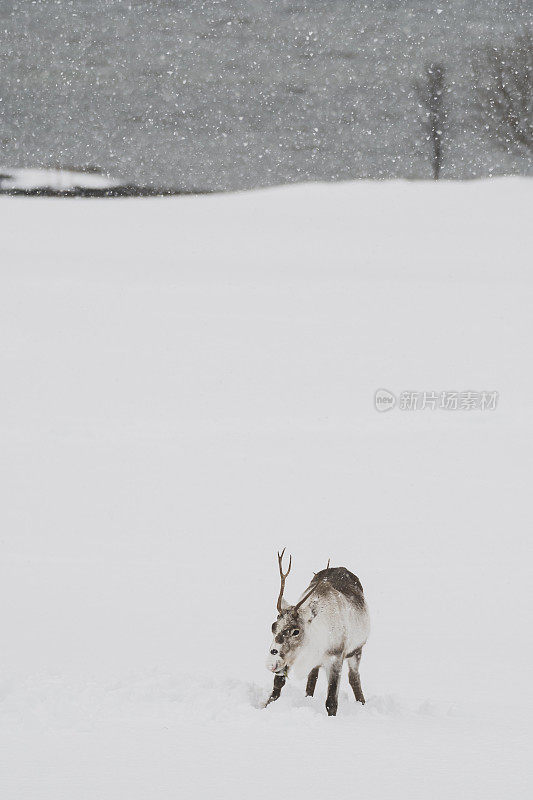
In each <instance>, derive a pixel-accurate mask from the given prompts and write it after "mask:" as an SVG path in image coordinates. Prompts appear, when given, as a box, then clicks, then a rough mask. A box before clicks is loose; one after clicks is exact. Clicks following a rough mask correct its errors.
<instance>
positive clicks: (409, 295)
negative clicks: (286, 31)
mask: <svg viewBox="0 0 533 800" xmlns="http://www.w3.org/2000/svg"><path fill="white" fill-rule="evenodd" d="M532 191H533V185H532V184H531V183H530V182H528V181H527V180H520V179H502V180H494V181H491V182H480V183H467V184H457V183H456V184H447V183H441V184H440V185H435V184H431V183H425V184H417V183H383V184H376V183H356V184H343V185H342V184H338V185H303V186H297V187H291V188H279V189H272V190H268V191H263V192H257V193H250V194H240V195H239V194H236V195H225V196H204V197H182V198H174V199H150V200H136V201H135V200H113V201H95V200H73V201H62V200H41V199H26V198H20V199H14V198H1V199H0V208H1V213H2V220H3V229H4V235H3V241H2V261H1V269H0V304H1V313H0V321H1V322H0V324H1V339H0V341H1V343H2V344H1V350H0V359H1V374H2V387H3V388H2V392H1V393H0V409H1V416H0V437H1V440H0V447H1V453H2V458H1V467H2V478H1V485H2V488H3V500H2V503H1V505H0V513H1V524H0V554H1V560H0V604H1V609H2V612H1V640H2V644H3V647H2V662H1V667H0V753H1V754H2V758H1V760H0V795H1V797H2V798H5V799H6V800H35V799H36V798H39V800H40V799H41V798H42V799H43V800H96V798H98V800H123V799H124V798H127V799H128V800H145V799H147V798H150V800H167V798H176V797H178V796H181V797H191V798H204V797H206V798H207V797H209V798H210V797H213V798H223V799H224V800H225V799H226V798H228V799H229V798H261V799H262V798H265V800H266V799H267V798H268V799H269V800H271V798H274V797H275V798H281V797H289V798H324V797H329V796H333V797H338V798H341V799H343V798H353V797H360V798H366V800H373V799H374V798H376V799H378V798H379V800H390V799H391V798H402V799H403V798H409V800H418V798H420V800H422V798H423V799H424V800H426V798H432V799H434V798H436V799H437V800H440V799H441V798H442V799H443V800H444V798H446V800H449V798H451V797H453V798H465V800H467V799H468V800H472V799H473V798H474V799H475V800H478V798H479V800H481V798H483V799H484V800H487V799H489V798H490V799H491V800H492V799H493V800H501V798H504V797H505V798H512V799H513V800H517V798H525V797H529V796H531V790H532V780H531V767H530V759H529V755H530V749H531V743H532V729H531V715H532V711H533V708H532V706H533V696H532V691H531V677H530V673H531V663H532V660H533V647H532V637H531V615H532V611H533V609H532V600H531V551H532V545H531V529H532V525H531V511H530V507H531V499H530V498H531V488H530V484H531V474H532V469H533V458H532V447H531V439H532V433H533V423H532V411H533V378H532V375H531V342H532V337H533V315H532V313H531V309H532V307H533V264H532V257H531V254H532V251H533V229H532V227H531V225H530V222H531V220H530V217H531V200H532ZM378 388H386V389H388V390H390V391H392V392H394V393H395V394H396V396H397V397H399V395H400V393H401V392H402V391H408V390H410V391H419V392H423V391H452V390H459V391H472V392H474V391H483V390H487V391H498V392H499V393H500V394H499V401H498V405H497V408H496V409H493V410H490V409H489V410H485V411H481V410H473V411H466V410H462V411H460V410H457V411H440V410H438V409H435V410H430V409H426V410H424V411H422V410H414V411H403V410H400V409H399V408H398V407H396V408H395V409H393V410H391V411H389V412H387V413H381V414H380V413H377V412H376V411H375V409H374V407H373V398H374V392H375V391H376V389H378ZM284 545H286V546H287V548H288V550H289V551H290V552H292V553H293V561H294V566H293V570H292V573H291V575H290V577H289V578H288V581H287V590H286V594H287V597H288V599H289V600H291V599H294V598H296V597H297V595H298V594H299V592H300V591H301V590H302V589H303V588H304V586H305V585H306V583H307V581H308V580H309V578H310V576H311V574H312V572H313V571H316V570H317V569H319V568H321V567H323V566H324V565H325V563H326V561H327V559H328V557H331V559H332V563H333V564H334V565H339V564H344V565H346V566H347V567H349V568H350V569H352V570H353V571H355V572H356V574H358V575H359V577H360V578H361V580H362V583H363V586H364V587H365V591H366V595H367V598H368V602H369V606H370V609H371V613H372V620H373V631H372V634H371V638H370V640H369V643H368V645H367V647H366V648H365V651H364V654H363V661H362V667H361V673H362V681H363V688H364V690H365V693H366V695H367V700H368V702H367V704H366V706H365V707H361V706H357V705H356V704H355V702H354V700H353V697H351V695H350V693H349V691H348V690H349V687H348V684H347V681H346V677H345V676H344V679H343V686H342V691H341V699H340V704H339V714H338V716H337V717H336V718H328V717H327V716H326V712H325V709H324V700H325V693H324V683H323V682H322V680H321V681H319V685H318V687H317V692H316V695H315V698H314V699H313V700H309V699H306V698H305V697H304V691H303V686H301V685H300V684H296V683H289V684H288V685H287V687H286V688H285V690H284V693H283V694H282V697H281V698H280V700H279V701H278V702H277V703H274V704H273V705H271V706H269V707H268V709H266V710H265V709H262V708H261V703H262V702H263V701H264V700H265V699H266V697H267V696H268V693H269V691H270V688H271V677H270V675H269V673H267V672H266V670H265V668H264V666H263V662H264V659H265V656H266V650H267V646H268V644H269V641H270V638H269V637H270V624H271V622H272V621H273V619H274V618H275V600H276V597H277V591H278V575H277V565H276V560H275V552H276V549H277V548H278V547H281V546H284Z"/></svg>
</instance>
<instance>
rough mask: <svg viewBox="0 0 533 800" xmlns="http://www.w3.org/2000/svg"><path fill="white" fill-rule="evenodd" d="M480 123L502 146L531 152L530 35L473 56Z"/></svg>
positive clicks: (532, 70)
mask: <svg viewBox="0 0 533 800" xmlns="http://www.w3.org/2000/svg"><path fill="white" fill-rule="evenodd" d="M473 60H474V76H475V91H476V96H477V109H478V117H479V120H480V123H481V124H482V126H483V127H484V128H485V130H486V131H487V133H488V135H489V136H490V137H491V138H492V139H494V140H496V141H497V142H498V143H499V144H500V145H501V146H502V147H503V148H504V149H505V150H515V151H516V150H518V151H521V152H524V150H525V151H526V152H529V153H533V35H532V33H531V31H525V32H524V33H522V34H520V35H518V36H517V37H516V38H515V40H514V41H513V42H512V43H511V44H507V45H502V46H500V47H491V46H489V45H487V46H486V47H485V48H484V49H483V50H482V51H481V52H480V53H478V54H477V55H476V56H474V59H473Z"/></svg>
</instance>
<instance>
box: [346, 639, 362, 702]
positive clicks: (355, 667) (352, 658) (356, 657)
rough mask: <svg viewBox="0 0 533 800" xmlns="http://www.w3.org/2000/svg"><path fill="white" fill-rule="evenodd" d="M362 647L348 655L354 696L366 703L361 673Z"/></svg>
mask: <svg viewBox="0 0 533 800" xmlns="http://www.w3.org/2000/svg"><path fill="white" fill-rule="evenodd" d="M362 652H363V648H362V647H358V648H357V650H354V651H353V653H350V655H349V656H348V657H347V659H346V660H347V662H348V680H349V681H350V686H351V687H352V691H353V693H354V697H355V699H356V700H357V702H358V703H362V704H363V705H364V703H365V696H364V694H363V690H362V688H361V677H360V675H359V662H360V661H361V654H362Z"/></svg>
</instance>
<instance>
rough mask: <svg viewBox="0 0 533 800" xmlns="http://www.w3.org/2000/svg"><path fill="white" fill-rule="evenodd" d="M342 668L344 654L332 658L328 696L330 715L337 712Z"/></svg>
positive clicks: (327, 703) (327, 706)
mask: <svg viewBox="0 0 533 800" xmlns="http://www.w3.org/2000/svg"><path fill="white" fill-rule="evenodd" d="M341 669H342V656H341V657H340V658H335V659H334V660H332V661H331V663H330V665H329V668H328V696H327V698H326V709H327V712H328V717H334V716H335V715H336V714H337V704H338V698H339V682H340V677H341Z"/></svg>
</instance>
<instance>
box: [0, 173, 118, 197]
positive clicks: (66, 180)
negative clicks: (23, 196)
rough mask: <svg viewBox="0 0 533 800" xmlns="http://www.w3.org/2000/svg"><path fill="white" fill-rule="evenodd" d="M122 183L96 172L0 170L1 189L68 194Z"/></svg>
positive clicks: (107, 187)
mask: <svg viewBox="0 0 533 800" xmlns="http://www.w3.org/2000/svg"><path fill="white" fill-rule="evenodd" d="M119 185H120V181H116V180H114V179H113V178H109V177H108V176H107V175H102V174H100V173H94V172H77V171H76V170H70V169H9V168H0V189H3V190H4V191H5V190H6V189H19V190H20V189H26V190H27V189H50V190H53V191H56V192H67V191H70V190H73V189H109V188H111V187H113V186H119Z"/></svg>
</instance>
